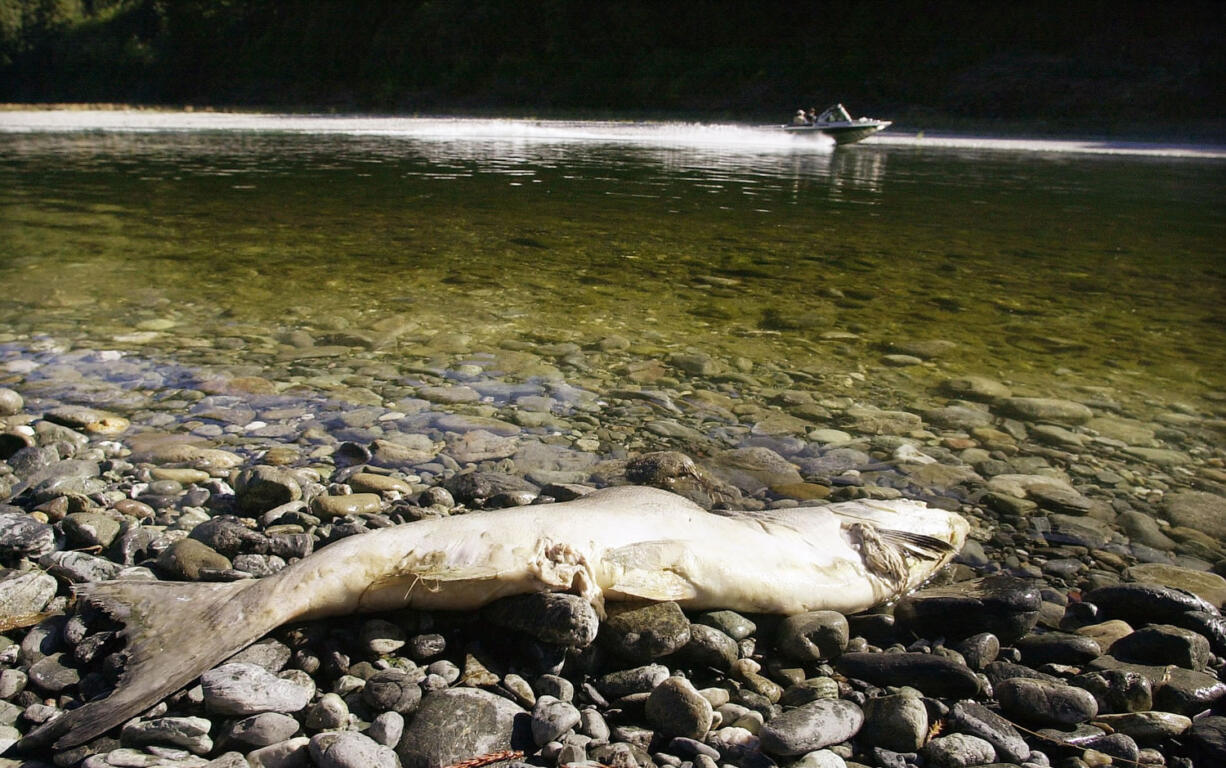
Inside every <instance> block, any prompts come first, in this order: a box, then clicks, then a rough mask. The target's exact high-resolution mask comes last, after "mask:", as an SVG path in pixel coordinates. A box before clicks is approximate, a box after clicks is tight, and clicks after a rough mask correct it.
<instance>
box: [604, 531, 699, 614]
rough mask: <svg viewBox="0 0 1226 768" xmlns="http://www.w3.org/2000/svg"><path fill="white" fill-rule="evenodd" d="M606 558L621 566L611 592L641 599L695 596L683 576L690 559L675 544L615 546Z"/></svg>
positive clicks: (694, 590)
mask: <svg viewBox="0 0 1226 768" xmlns="http://www.w3.org/2000/svg"><path fill="white" fill-rule="evenodd" d="M605 558H606V559H608V560H611V561H613V562H614V563H616V564H617V565H619V566H621V574H620V576H618V578H616V579H614V583H613V585H612V586H611V587H610V588H609V589H610V590H611V591H613V592H620V593H621V594H624V595H628V596H630V597H638V598H642V599H644V600H689V599H691V598H694V597H697V596H698V591H697V590H696V589H695V588H694V585H693V583H691V582H690V580H689V579H687V578H686V577H685V576H684V575H683V573H684V571H686V570H687V568H686V564H687V561H688V560H690V559H691V556H690V552H689V550H688V549H687V548H686V547H685V546H684V545H682V544H680V543H678V542H675V541H644V542H639V543H636V544H629V545H627V546H624V547H618V548H617V549H614V550H612V551H610V552H608V553H607V554H606V555H605Z"/></svg>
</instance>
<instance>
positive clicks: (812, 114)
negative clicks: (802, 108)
mask: <svg viewBox="0 0 1226 768" xmlns="http://www.w3.org/2000/svg"><path fill="white" fill-rule="evenodd" d="M805 122H806V123H808V124H809V125H813V124H814V123H816V122H817V107H809V111H808V112H807V113H805Z"/></svg>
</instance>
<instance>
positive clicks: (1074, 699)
mask: <svg viewBox="0 0 1226 768" xmlns="http://www.w3.org/2000/svg"><path fill="white" fill-rule="evenodd" d="M996 698H997V699H998V700H999V701H1000V706H1001V709H1002V710H1003V711H1004V712H1005V714H1006V715H1007V716H1008V717H1010V718H1015V719H1017V720H1019V721H1021V722H1026V723H1033V724H1039V725H1055V726H1069V725H1076V724H1077V723H1084V722H1086V721H1088V720H1089V719H1090V718H1092V717H1094V715H1096V714H1098V702H1097V701H1095V699H1094V696H1093V695H1091V694H1090V692H1089V691H1086V690H1084V689H1082V688H1076V687H1074V686H1071V685H1064V684H1062V683H1055V682H1051V681H1048V680H1038V679H1034V678H1024V677H1014V678H1010V679H1008V680H1005V681H1003V682H1001V683H1000V684H999V685H997V686H996Z"/></svg>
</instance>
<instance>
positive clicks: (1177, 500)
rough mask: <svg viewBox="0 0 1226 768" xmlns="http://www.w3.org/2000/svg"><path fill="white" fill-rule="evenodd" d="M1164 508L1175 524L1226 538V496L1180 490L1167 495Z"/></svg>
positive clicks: (1221, 538) (1215, 537) (1163, 503)
mask: <svg viewBox="0 0 1226 768" xmlns="http://www.w3.org/2000/svg"><path fill="white" fill-rule="evenodd" d="M1162 509H1163V512H1164V513H1165V514H1166V516H1167V519H1169V520H1170V521H1171V523H1173V524H1174V525H1183V526H1187V527H1188V528H1195V529H1196V530H1198V531H1201V532H1203V533H1207V534H1208V535H1210V536H1212V537H1213V538H1214V539H1217V540H1218V541H1222V540H1226V498H1224V497H1222V496H1218V495H1215V494H1212V493H1205V492H1204V491H1178V492H1176V493H1172V494H1169V495H1167V496H1166V498H1164V499H1163V501H1162Z"/></svg>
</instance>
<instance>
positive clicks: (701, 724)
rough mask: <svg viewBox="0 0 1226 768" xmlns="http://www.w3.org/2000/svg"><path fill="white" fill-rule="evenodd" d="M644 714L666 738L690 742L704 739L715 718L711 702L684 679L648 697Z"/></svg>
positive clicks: (664, 684)
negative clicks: (685, 739) (690, 740)
mask: <svg viewBox="0 0 1226 768" xmlns="http://www.w3.org/2000/svg"><path fill="white" fill-rule="evenodd" d="M644 713H645V715H646V717H647V721H648V722H649V723H651V724H653V725H654V726H656V728H657V729H658V730H659V731H660V733H662V734H663V735H665V736H669V737H676V736H680V737H683V738H691V739H702V738H703V737H704V736H705V735H706V733H707V731H709V730H710V729H711V724H712V722H713V719H714V710H713V709H712V707H711V702H709V701H708V700H707V699H706V698H705V697H703V695H702V694H700V693H699V692H698V691H697V690H696V689H695V688H694V685H693V684H692V683H691V682H690V681H689V680H686V679H685V678H681V677H670V678H668V679H667V680H665V681H664V682H662V683H660V684H659V685H657V686H656V687H655V688H654V689H653V690H652V692H651V695H649V696H648V697H647V701H646V703H645V705H644Z"/></svg>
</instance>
